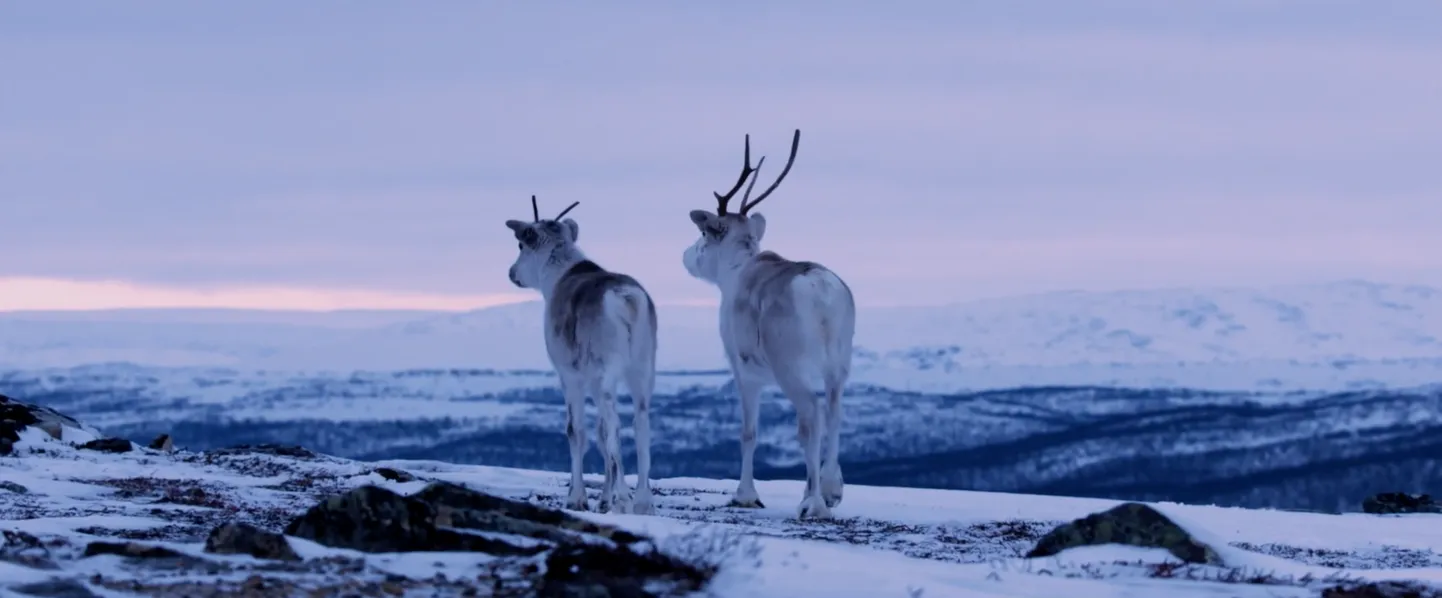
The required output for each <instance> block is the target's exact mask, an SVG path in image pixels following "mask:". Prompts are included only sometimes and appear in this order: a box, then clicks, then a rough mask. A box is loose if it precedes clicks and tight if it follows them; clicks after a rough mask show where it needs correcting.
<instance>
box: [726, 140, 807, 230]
mask: <svg viewBox="0 0 1442 598" xmlns="http://www.w3.org/2000/svg"><path fill="white" fill-rule="evenodd" d="M800 145H801V129H796V133H794V134H792V135H791V156H790V157H788V158H786V167H785V168H782V169H781V176H778V177H776V182H774V183H771V186H770V187H767V188H766V190H765V191H762V192H761V195H758V196H756V199H755V200H754V201H748V198H749V197H750V196H751V188H750V187H747V188H746V197H743V198H742V199H741V215H742V216H745V215H746V212H749V211H751V208H754V207H756V204H759V203H761V202H762V200H765V199H766V196H768V195H771V192H772V191H775V190H776V186H777V185H780V184H781V180H782V179H784V178H786V173H789V172H791V165H792V164H795V163H796V149H797V148H798V147H800ZM765 159H766V158H762V159H761V160H758V161H757V162H756V168H755V169H753V170H752V172H755V171H757V170H760V169H761V162H762V161H764V160H765ZM747 162H748V163H749V162H750V160H749V159H748V160H747ZM751 182H752V184H755V183H756V181H755V180H752V181H751Z"/></svg>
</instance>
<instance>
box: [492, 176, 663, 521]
mask: <svg viewBox="0 0 1442 598" xmlns="http://www.w3.org/2000/svg"><path fill="white" fill-rule="evenodd" d="M579 204H580V202H576V203H572V204H571V205H570V207H568V208H566V209H565V210H563V211H562V212H561V213H560V214H559V215H557V216H556V217H555V218H552V219H549V220H542V219H541V212H540V209H539V208H537V207H536V196H534V195H532V196H531V214H532V217H533V222H521V221H519V220H507V221H506V226H507V227H509V228H510V229H511V230H512V231H514V232H515V234H516V241H518V242H519V243H518V246H519V248H520V251H521V253H520V256H518V257H517V258H516V263H515V264H514V265H512V266H511V271H510V277H511V282H512V283H514V284H515V285H516V286H518V287H521V288H523V289H525V288H529V289H536V290H538V291H540V292H541V297H542V298H543V299H544V300H545V318H544V321H545V323H544V334H545V338H546V352H547V353H548V354H549V356H550V358H551V365H552V366H553V367H555V369H556V376H557V378H559V379H560V382H561V391H562V394H564V395H565V397H566V438H567V439H568V440H569V441H570V445H571V487H570V496H569V497H568V498H567V502H566V506H567V507H568V508H570V509H574V510H578V511H584V510H586V487H585V484H584V482H583V480H582V477H581V461H582V458H583V457H584V456H585V454H586V428H585V422H586V420H585V415H586V412H585V408H586V396H587V395H590V397H591V399H592V400H593V401H595V403H596V410H597V418H596V434H597V436H598V438H597V439H596V448H597V449H598V450H600V452H601V457H602V460H603V461H604V462H605V482H603V484H602V486H601V498H600V502H599V504H598V505H597V510H598V511H600V512H602V513H606V512H611V511H615V512H620V513H626V512H632V513H637V514H650V513H654V512H655V508H654V506H653V505H652V502H651V480H650V475H651V392H652V390H653V388H654V386H655V383H656V306H655V305H654V304H653V303H652V302H651V296H650V295H648V294H647V293H646V289H644V288H642V286H641V283H639V282H636V279H634V278H631V277H630V276H627V275H625V274H620V273H616V272H609V271H607V270H606V269H604V268H602V267H601V266H599V265H597V264H596V263H595V262H593V261H591V260H589V259H587V258H586V255H585V254H584V253H582V252H581V249H580V248H579V247H577V246H576V238H577V237H578V236H579V235H580V232H581V229H580V225H578V224H576V221H575V220H572V219H570V218H566V219H565V220H561V218H563V217H565V215H566V214H567V213H569V212H570V211H571V210H572V209H573V208H575V207H576V206H577V205H579ZM621 382H625V384H626V388H627V389H628V390H630V391H631V400H632V402H633V404H634V408H635V431H636V434H635V436H636V493H635V496H634V497H633V496H632V494H631V491H630V489H629V488H628V487H627V485H626V478H625V471H624V470H625V468H624V467H623V466H622V464H621V440H620V438H619V434H620V428H621V422H620V417H619V416H618V415H617V414H616V389H617V387H618V385H619V384H620V383H621Z"/></svg>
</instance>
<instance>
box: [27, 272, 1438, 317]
mask: <svg viewBox="0 0 1442 598" xmlns="http://www.w3.org/2000/svg"><path fill="white" fill-rule="evenodd" d="M1339 284H1340V285H1368V286H1378V285H1380V286H1398V287H1403V288H1425V289H1432V290H1438V289H1436V287H1432V286H1430V285H1427V284H1421V283H1408V282H1382V281H1374V280H1367V279H1361V278H1355V277H1352V278H1339V279H1333V280H1326V281H1317V282H1311V283H1291V284H1266V285H1204V286H1197V285H1192V286H1175V285H1174V286H1159V287H1147V288H1142V287H1138V288H1124V289H1105V290H1101V289H1055V290H1048V291H1040V292H1029V293H1007V294H1000V295H995V296H985V297H975V298H970V299H964V300H959V301H949V302H937V303H907V304H876V305H858V307H861V308H879V309H886V308H927V307H943V306H947V305H954V304H964V303H972V302H977V301H992V300H1005V299H1013V298H1023V297H1038V296H1047V295H1058V294H1105V293H1136V292H1166V291H1180V290H1204V289H1205V290H1212V291H1221V290H1245V289H1267V288H1281V287H1296V286H1327V285H1339ZM540 300H541V297H540V295H539V294H538V293H534V292H510V293H488V294H446V293H425V292H415V291H395V290H376V289H354V288H326V287H297V286H281V285H226V286H207V287H200V288H196V287H184V286H177V285H147V284H139V283H132V282H127V281H119V280H101V281H82V280H69V279H55V278H40V277H0V314H25V313H59V312H105V311H160V310H192V311H198V310H211V311H251V312H255V311H261V312H303V313H316V314H323V313H339V312H408V311H418V312H433V313H466V312H471V311H477V310H484V309H490V308H494V307H501V306H505V305H516V304H521V303H529V302H537V301H540ZM656 305H657V306H658V307H719V305H720V300H719V298H683V299H678V300H674V301H656Z"/></svg>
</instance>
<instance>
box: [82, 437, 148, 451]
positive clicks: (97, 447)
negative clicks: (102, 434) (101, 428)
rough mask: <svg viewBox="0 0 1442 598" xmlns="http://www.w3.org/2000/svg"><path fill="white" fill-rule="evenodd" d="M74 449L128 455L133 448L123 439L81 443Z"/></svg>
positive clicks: (97, 439) (103, 439)
mask: <svg viewBox="0 0 1442 598" xmlns="http://www.w3.org/2000/svg"><path fill="white" fill-rule="evenodd" d="M76 448H82V449H85V450H87V451H100V452H102V453H128V452H130V451H131V450H133V449H134V448H135V447H134V446H133V444H132V443H131V442H130V441H129V440H126V439H124V438H96V439H95V440H91V441H89V442H82V443H80V444H79V445H78V446H77V447H76Z"/></svg>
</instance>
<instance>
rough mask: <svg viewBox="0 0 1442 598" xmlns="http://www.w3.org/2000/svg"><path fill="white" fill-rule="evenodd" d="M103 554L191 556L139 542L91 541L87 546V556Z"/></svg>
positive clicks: (133, 556) (156, 557)
mask: <svg viewBox="0 0 1442 598" xmlns="http://www.w3.org/2000/svg"><path fill="white" fill-rule="evenodd" d="M102 554H114V555H119V556H123V557H131V558H139V559H165V558H181V559H188V558H190V556H189V555H186V554H183V553H180V552H176V551H174V550H171V549H169V548H165V547H163V546H147V545H145V544H141V543H139V542H91V543H90V544H88V545H86V546H85V556H87V557H92V556H98V555H102Z"/></svg>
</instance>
